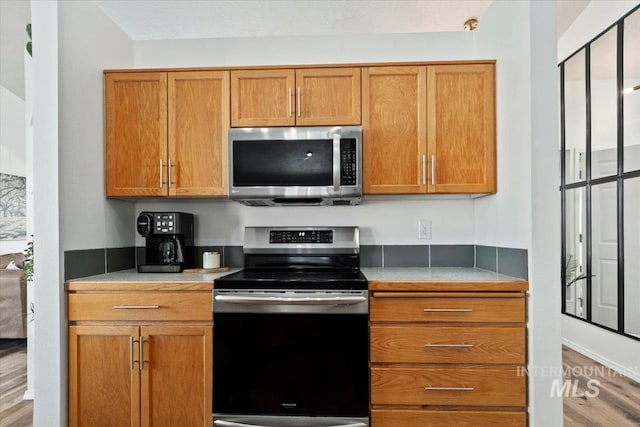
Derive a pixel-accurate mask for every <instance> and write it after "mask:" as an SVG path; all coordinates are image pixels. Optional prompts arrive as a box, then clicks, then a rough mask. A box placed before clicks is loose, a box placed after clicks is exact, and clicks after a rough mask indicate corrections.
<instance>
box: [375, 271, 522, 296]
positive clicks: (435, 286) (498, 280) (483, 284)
mask: <svg viewBox="0 0 640 427" xmlns="http://www.w3.org/2000/svg"><path fill="white" fill-rule="evenodd" d="M362 273H363V274H364V275H365V276H366V277H367V279H368V280H369V289H370V290H443V291H447V290H451V291H457V290H491V291H502V290H504V291H514V290H518V291H524V290H527V289H528V286H529V285H528V282H527V281H526V280H522V279H518V278H516V277H511V276H506V275H504V274H499V273H495V272H493V271H488V270H482V269H479V268H464V267H434V268H429V267H391V268H363V269H362Z"/></svg>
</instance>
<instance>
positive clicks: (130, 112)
mask: <svg viewBox="0 0 640 427" xmlns="http://www.w3.org/2000/svg"><path fill="white" fill-rule="evenodd" d="M228 105H229V72H228V71H178V72H128V73H120V72H114V73H106V74H105V114H106V193H107V196H217V195H226V192H227V183H226V179H227V169H226V149H227V140H226V132H227V128H228V127H229V110H228Z"/></svg>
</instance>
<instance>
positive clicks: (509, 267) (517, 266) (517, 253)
mask: <svg viewBox="0 0 640 427" xmlns="http://www.w3.org/2000/svg"><path fill="white" fill-rule="evenodd" d="M497 271H498V273H501V274H506V275H508V276H513V277H517V278H519V279H525V280H527V279H528V278H529V268H528V256H527V250H526V249H514V248H498V256H497Z"/></svg>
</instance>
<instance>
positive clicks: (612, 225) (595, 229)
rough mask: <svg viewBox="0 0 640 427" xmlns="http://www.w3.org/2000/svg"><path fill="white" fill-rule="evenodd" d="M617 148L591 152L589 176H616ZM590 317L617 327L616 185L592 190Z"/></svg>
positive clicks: (598, 322) (595, 186) (600, 322)
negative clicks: (590, 171) (590, 174)
mask: <svg viewBox="0 0 640 427" xmlns="http://www.w3.org/2000/svg"><path fill="white" fill-rule="evenodd" d="M616 159H617V153H616V149H614V148H611V149H605V150H600V151H594V152H593V153H592V156H591V169H592V176H609V175H615V174H616V173H617V160H616ZM591 188H592V190H591V213H592V218H591V219H592V221H591V231H592V234H591V242H592V257H591V274H592V275H593V276H592V279H591V310H592V311H591V315H592V321H593V322H595V323H597V324H600V325H604V326H608V327H610V328H613V329H617V327H618V221H617V188H616V182H610V183H607V184H600V185H594V186H593V187H591Z"/></svg>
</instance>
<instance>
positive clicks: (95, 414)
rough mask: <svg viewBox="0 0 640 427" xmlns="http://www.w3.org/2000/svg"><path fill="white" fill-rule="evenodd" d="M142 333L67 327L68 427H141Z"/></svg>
mask: <svg viewBox="0 0 640 427" xmlns="http://www.w3.org/2000/svg"><path fill="white" fill-rule="evenodd" d="M138 335H139V334H138V328H137V327H135V326H70V327H69V425H70V426H72V427H75V426H91V427H94V426H96V427H98V426H115V425H117V426H139V425H140V370H139V368H138V360H139V359H138V349H139V348H138V343H137V341H138V338H137V337H138ZM134 337H135V338H134Z"/></svg>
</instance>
